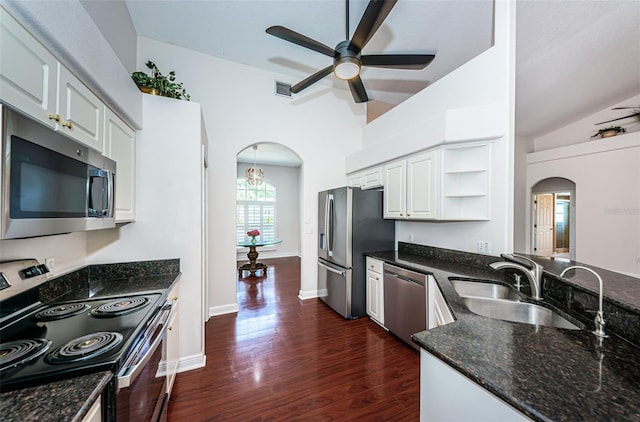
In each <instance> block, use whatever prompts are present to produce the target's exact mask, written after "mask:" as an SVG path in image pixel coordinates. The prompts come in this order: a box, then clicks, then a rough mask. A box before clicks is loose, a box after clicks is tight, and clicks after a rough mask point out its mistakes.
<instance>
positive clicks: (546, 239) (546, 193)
mask: <svg viewBox="0 0 640 422" xmlns="http://www.w3.org/2000/svg"><path fill="white" fill-rule="evenodd" d="M531 193H532V195H533V201H532V204H533V210H532V211H533V212H532V214H531V215H532V219H533V221H532V239H533V245H532V246H533V248H532V249H533V251H534V255H537V256H548V257H554V258H565V259H572V260H575V246H574V245H575V183H573V182H572V181H571V180H568V179H564V178H550V179H545V180H542V181H540V182H538V183H537V184H536V185H535V186H533V188H532V192H531Z"/></svg>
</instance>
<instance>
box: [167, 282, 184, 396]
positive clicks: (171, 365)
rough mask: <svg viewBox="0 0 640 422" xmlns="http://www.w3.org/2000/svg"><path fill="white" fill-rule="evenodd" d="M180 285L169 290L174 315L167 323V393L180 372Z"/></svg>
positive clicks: (169, 392)
mask: <svg viewBox="0 0 640 422" xmlns="http://www.w3.org/2000/svg"><path fill="white" fill-rule="evenodd" d="M179 288H180V286H179V285H178V284H177V283H176V285H175V286H174V287H173V288H172V289H171V291H170V292H169V296H168V297H169V299H170V300H171V301H172V303H173V316H172V317H171V320H170V321H169V323H168V324H167V337H166V341H167V347H166V349H165V350H166V356H165V362H166V368H167V394H169V395H171V389H172V388H173V383H174V381H175V379H176V375H177V373H178V363H179V361H180V338H179V323H180V318H179V316H180V312H179V311H180V310H179V308H178V304H179V303H180V296H179V291H180V289H179Z"/></svg>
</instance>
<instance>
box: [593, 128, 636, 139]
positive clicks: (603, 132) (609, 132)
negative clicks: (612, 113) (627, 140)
mask: <svg viewBox="0 0 640 422" xmlns="http://www.w3.org/2000/svg"><path fill="white" fill-rule="evenodd" d="M626 131H627V130H626V129H625V128H623V127H620V126H609V127H606V128H604V129H600V130H599V131H598V132H597V133H596V134H595V135H593V136H592V138H595V137H596V136H600V137H601V138H609V137H610V136H616V135H617V134H618V133H625V132H626Z"/></svg>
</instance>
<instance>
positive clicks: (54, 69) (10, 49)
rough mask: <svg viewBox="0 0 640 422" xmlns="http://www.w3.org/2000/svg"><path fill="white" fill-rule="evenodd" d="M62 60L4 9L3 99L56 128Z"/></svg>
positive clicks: (0, 33) (0, 41)
mask: <svg viewBox="0 0 640 422" xmlns="http://www.w3.org/2000/svg"><path fill="white" fill-rule="evenodd" d="M57 81H58V61H57V60H56V58H55V57H54V56H53V55H52V54H51V53H49V51H48V50H47V49H46V48H44V47H43V46H42V44H40V43H39V42H38V41H36V40H35V39H34V38H33V37H32V36H31V35H30V34H29V33H28V32H27V31H26V30H25V29H24V28H23V27H22V26H21V25H20V24H19V23H18V22H16V21H15V20H14V19H13V18H12V17H11V16H10V15H9V14H8V13H7V12H6V11H5V10H4V9H3V8H1V7H0V100H2V102H4V103H6V104H9V105H11V106H13V107H14V108H16V109H18V110H21V111H22V112H23V113H26V114H28V115H29V116H31V117H33V118H35V119H36V120H39V121H41V122H42V123H44V124H46V125H48V126H50V127H52V128H55V127H56V121H55V114H56V93H57V87H56V86H57Z"/></svg>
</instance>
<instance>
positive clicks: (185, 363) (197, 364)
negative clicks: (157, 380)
mask: <svg viewBox="0 0 640 422" xmlns="http://www.w3.org/2000/svg"><path fill="white" fill-rule="evenodd" d="M206 364H207V355H205V354H197V355H191V356H187V357H184V358H180V361H179V362H178V372H186V371H191V370H192V369H198V368H204V367H205V365H206Z"/></svg>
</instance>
